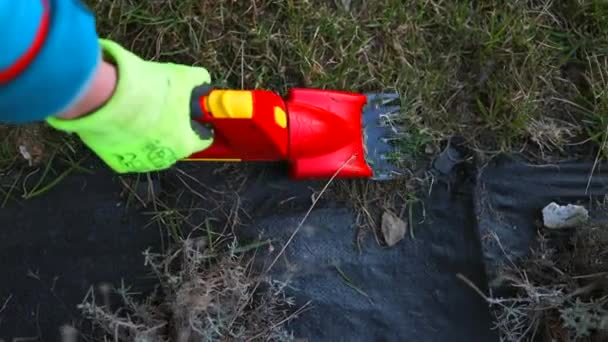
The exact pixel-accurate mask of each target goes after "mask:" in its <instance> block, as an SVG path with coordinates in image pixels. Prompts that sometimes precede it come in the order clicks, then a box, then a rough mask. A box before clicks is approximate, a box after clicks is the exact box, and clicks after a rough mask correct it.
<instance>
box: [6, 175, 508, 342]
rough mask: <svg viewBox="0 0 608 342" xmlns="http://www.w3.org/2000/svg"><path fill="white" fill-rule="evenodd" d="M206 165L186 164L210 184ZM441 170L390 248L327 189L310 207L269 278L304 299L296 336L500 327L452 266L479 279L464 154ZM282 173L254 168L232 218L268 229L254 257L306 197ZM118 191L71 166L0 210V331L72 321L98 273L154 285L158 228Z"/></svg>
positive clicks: (398, 337)
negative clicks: (409, 231)
mask: <svg viewBox="0 0 608 342" xmlns="http://www.w3.org/2000/svg"><path fill="white" fill-rule="evenodd" d="M199 169H200V171H198V170H199ZM203 169H205V167H204V166H202V167H198V166H193V167H192V168H191V169H190V170H188V171H189V173H190V174H191V175H193V177H195V178H197V179H198V180H200V181H203V182H204V181H205V180H210V181H211V183H209V184H213V185H214V186H215V185H218V180H217V179H212V178H213V176H212V175H211V173H210V172H209V171H208V170H203ZM440 169H441V171H443V173H442V172H438V173H437V175H436V176H437V178H436V179H437V180H436V181H435V184H434V186H433V189H432V191H431V193H430V196H429V197H428V198H427V199H426V200H425V202H424V210H422V206H421V207H418V208H416V210H415V215H414V218H413V222H415V227H414V229H415V231H414V233H415V239H411V238H408V237H406V239H405V240H403V241H401V242H400V243H399V244H397V245H396V246H394V247H392V248H386V247H381V246H380V245H378V244H377V243H376V241H375V239H374V238H373V236H372V235H371V234H370V235H369V236H368V237H367V239H365V240H364V241H363V245H362V251H361V252H359V251H358V250H357V248H356V247H355V246H356V245H355V227H353V225H354V214H353V212H352V211H351V210H350V209H349V208H348V207H345V206H343V205H341V204H339V203H335V202H329V203H328V202H323V203H322V204H321V203H320V205H319V206H318V207H317V208H315V209H314V210H313V211H312V212H311V214H310V216H309V217H308V219H307V220H306V222H305V224H304V226H303V227H302V228H301V231H300V232H299V234H298V235H297V236H296V237H295V239H294V240H293V241H292V243H291V244H290V245H289V246H288V248H287V249H286V253H285V255H284V256H283V257H281V258H279V260H278V262H277V263H276V265H275V267H274V268H273V269H272V275H273V276H274V277H276V279H277V280H279V281H280V280H283V281H284V280H290V282H289V287H288V288H287V294H288V295H290V296H293V297H294V298H295V300H296V303H297V304H300V305H302V304H305V303H307V302H311V304H310V307H309V310H307V311H305V312H304V313H303V314H302V315H301V316H300V318H299V319H297V320H295V321H293V322H292V323H290V325H289V326H288V328H289V329H290V330H292V331H293V333H294V335H295V336H296V337H301V338H305V339H307V340H309V341H403V340H422V341H445V340H466V341H495V340H497V336H496V335H495V333H494V332H493V331H491V329H490V315H489V311H488V307H487V305H486V304H485V302H484V301H483V300H482V299H481V298H480V297H479V296H478V295H477V294H475V293H474V291H472V290H471V289H470V288H469V287H468V286H467V285H466V284H464V283H463V282H462V281H461V280H459V279H458V278H457V277H456V275H457V274H458V273H461V274H463V275H464V276H466V277H467V278H468V279H470V280H471V281H473V282H474V283H476V284H478V286H479V287H480V288H481V289H482V290H486V286H485V284H486V283H487V281H486V278H485V275H484V265H483V263H482V254H481V245H480V242H479V238H478V236H477V228H476V226H477V224H476V218H475V214H474V203H475V201H474V194H475V180H476V178H475V172H474V171H475V170H474V169H471V168H470V167H469V166H467V165H465V164H458V165H451V166H450V167H448V168H440ZM197 172H198V173H197ZM277 174H281V175H284V172H282V170H281V171H280V172H278V173H277V172H268V173H264V172H259V170H257V171H256V173H255V176H254V177H250V178H249V180H247V182H246V184H245V185H244V187H243V188H244V191H242V192H241V193H240V195H239V196H240V197H241V201H242V203H244V204H243V205H244V206H245V207H246V208H245V210H246V211H247V212H249V213H251V216H250V217H251V218H252V221H253V222H247V223H248V225H247V226H246V227H242V228H240V229H239V232H240V233H239V234H240V235H241V236H240V237H241V240H242V241H241V243H243V244H244V243H247V240H248V239H256V240H257V239H259V238H260V237H261V238H264V237H271V238H273V239H274V242H273V246H274V252H271V254H270V255H264V252H262V250H263V249H259V251H260V253H259V254H258V257H257V260H258V262H257V264H258V265H259V266H261V267H263V266H265V265H268V263H269V262H270V261H271V260H272V258H274V256H275V255H276V253H277V252H278V251H279V250H280V247H281V246H282V244H281V241H286V239H287V238H288V236H289V235H290V234H291V233H292V232H293V229H295V228H296V227H297V225H298V223H299V222H300V221H301V220H302V217H303V215H304V214H305V212H306V210H307V208H308V206H309V205H310V197H311V189H310V188H309V187H308V185H307V184H303V183H298V184H294V183H291V182H289V181H288V180H287V179H285V177H278V176H277ZM211 179H212V180H211ZM226 181H227V182H228V180H226ZM317 185H318V184H317ZM121 190H122V188H121V186H120V183H119V182H118V180H117V178H116V176H115V175H113V174H111V173H110V172H107V171H96V172H95V173H94V174H92V175H85V174H72V175H70V176H68V177H67V178H65V179H64V180H63V181H62V182H61V183H60V184H59V185H58V186H56V187H55V188H53V189H52V190H51V191H50V192H48V193H47V194H45V195H44V196H41V197H39V198H34V199H32V200H29V201H22V202H21V203H20V204H14V203H13V204H11V205H10V206H8V207H7V208H4V209H2V210H1V211H0V225H1V226H2V227H3V229H2V231H1V233H0V267H2V270H3V275H2V282H1V283H0V300H3V301H4V300H6V299H7V298H9V300H8V301H7V302H6V303H7V305H6V307H5V308H4V310H3V311H2V312H1V313H0V338H2V339H4V340H12V339H13V338H15V337H38V340H42V341H55V340H57V339H58V336H59V328H60V326H61V325H63V324H76V325H78V324H79V323H80V321H81V318H80V316H79V314H78V310H77V308H76V306H77V305H78V304H79V303H81V302H82V300H83V298H84V297H85V295H86V293H87V291H88V290H89V289H90V288H91V287H97V286H99V285H100V284H103V283H110V284H112V285H114V286H117V287H119V286H120V284H121V282H123V283H124V284H125V285H127V286H129V285H131V287H132V289H131V291H133V292H142V291H143V292H145V291H147V290H151V289H152V287H153V286H154V284H155V282H154V280H153V279H150V277H149V273H148V271H149V270H148V269H146V268H145V267H144V258H143V256H142V252H143V251H144V250H145V249H147V248H152V249H153V250H154V249H155V250H158V249H159V248H160V245H161V242H160V240H161V237H160V236H161V234H160V233H159V231H158V230H157V228H155V227H154V226H151V227H146V224H147V223H148V219H149V217H148V216H146V215H144V213H143V212H141V211H135V210H125V208H124V207H123V205H124V202H123V199H122V198H121V197H120V195H119V193H120V191H121ZM199 191H202V190H200V189H199ZM293 196H297V197H298V198H296V199H294V200H293V201H289V202H288V203H304V205H292V206H290V207H289V208H290V209H289V210H282V211H280V212H279V210H277V209H276V208H279V207H281V205H280V203H284V202H285V200H286V199H288V198H292V197H293ZM182 197H183V196H182ZM121 203H122V204H121ZM199 205H201V206H202V205H203V204H199ZM423 212H424V215H423ZM423 216H424V219H423ZM419 222H422V223H419ZM268 256H270V258H268ZM99 300H103V298H100V297H98V301H99ZM34 340H35V339H34Z"/></svg>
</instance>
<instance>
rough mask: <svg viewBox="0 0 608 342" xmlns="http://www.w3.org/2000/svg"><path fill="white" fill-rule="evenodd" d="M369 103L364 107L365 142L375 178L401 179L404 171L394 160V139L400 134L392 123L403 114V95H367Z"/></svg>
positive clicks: (366, 156)
mask: <svg viewBox="0 0 608 342" xmlns="http://www.w3.org/2000/svg"><path fill="white" fill-rule="evenodd" d="M365 96H366V97H367V104H366V106H365V107H364V108H363V119H362V120H363V122H362V123H363V145H364V147H365V152H366V155H365V159H366V161H367V163H368V164H369V166H370V167H371V168H372V170H373V172H374V175H373V176H372V179H374V180H391V179H395V178H400V177H402V176H403V173H402V172H401V171H400V170H399V168H398V167H397V166H396V165H394V164H393V163H391V161H390V155H391V154H392V153H394V152H396V151H395V148H394V147H393V146H391V144H390V142H389V141H390V140H391V139H392V138H394V137H395V136H397V135H398V132H397V130H396V127H394V126H393V125H392V121H393V118H394V117H396V116H397V115H398V114H399V111H400V109H401V107H400V106H399V95H398V94H395V93H379V94H375V93H371V94H365Z"/></svg>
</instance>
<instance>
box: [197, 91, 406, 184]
mask: <svg viewBox="0 0 608 342" xmlns="http://www.w3.org/2000/svg"><path fill="white" fill-rule="evenodd" d="M193 95H194V96H195V97H194V99H195V100H194V101H193V104H192V117H193V119H194V123H195V126H197V127H198V128H199V129H203V127H204V128H205V129H210V130H211V131H212V134H213V136H214V141H213V144H212V145H211V146H210V147H209V148H208V149H206V150H204V151H201V152H199V153H195V154H193V155H192V156H190V157H189V158H188V159H187V160H190V161H287V162H288V163H289V164H290V166H291V171H290V176H291V178H293V179H319V178H330V177H332V176H334V175H335V176H336V177H339V178H372V179H378V180H385V179H391V178H395V177H397V176H400V173H399V171H398V170H397V168H396V167H395V166H393V165H392V164H391V163H390V162H389V160H388V158H387V155H388V154H389V153H390V152H391V151H392V150H393V148H392V146H391V145H390V144H389V142H388V139H389V137H390V136H391V135H392V129H391V128H390V127H389V126H388V125H385V124H382V122H383V121H384V122H386V121H387V119H389V118H390V116H391V115H395V114H396V113H398V111H399V106H398V105H396V102H397V101H398V96H397V95H396V94H368V95H362V94H355V93H347V92H340V91H327V90H317V89H292V90H291V91H290V92H289V94H288V96H287V97H286V99H283V98H281V97H280V96H279V95H278V94H276V93H273V92H270V91H266V90H251V91H248V90H224V89H212V88H210V87H199V88H197V89H195V90H194V92H193ZM201 126H203V127H201Z"/></svg>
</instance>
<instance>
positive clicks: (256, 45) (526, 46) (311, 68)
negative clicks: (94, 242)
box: [0, 0, 608, 165]
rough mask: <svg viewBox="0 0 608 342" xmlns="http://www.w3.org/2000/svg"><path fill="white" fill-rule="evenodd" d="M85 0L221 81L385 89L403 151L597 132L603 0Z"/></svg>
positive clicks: (496, 146) (579, 138)
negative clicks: (458, 139)
mask: <svg viewBox="0 0 608 342" xmlns="http://www.w3.org/2000/svg"><path fill="white" fill-rule="evenodd" d="M87 2H88V3H89V5H90V7H91V8H92V9H93V11H94V12H95V14H96V17H97V21H98V28H99V33H100V35H101V36H102V37H105V38H111V39H114V40H116V41H118V42H120V43H122V44H123V45H125V46H127V47H128V48H130V49H131V50H133V51H134V52H136V53H137V54H139V55H141V56H142V57H144V58H147V59H152V60H157V61H163V62H169V61H170V62H179V63H185V64H191V65H198V66H204V67H206V68H208V69H209V70H210V72H211V74H212V77H213V79H214V82H216V84H218V85H221V86H228V87H234V88H241V87H243V88H267V89H272V90H276V91H278V92H281V93H284V92H285V91H286V90H288V89H289V88H292V87H302V86H304V87H320V88H327V89H340V90H350V91H357V92H364V91H392V90H395V91H398V92H399V93H400V94H401V98H402V105H403V111H402V116H401V120H399V122H398V124H399V125H400V126H401V127H402V129H403V130H404V131H405V132H406V133H407V134H405V135H404V136H405V138H404V139H403V140H402V141H401V142H400V143H399V146H400V147H401V150H402V151H403V153H404V155H406V156H408V157H409V156H419V155H421V154H422V155H423V152H424V151H425V150H427V151H428V150H436V147H437V145H438V144H439V143H440V142H441V141H442V140H443V139H445V138H447V137H449V136H452V135H461V136H463V137H465V138H466V139H467V141H468V142H469V144H470V146H472V147H473V148H475V149H476V150H478V151H480V152H484V153H485V154H490V155H491V154H494V153H496V152H514V151H529V152H531V153H533V154H535V155H537V156H541V157H545V156H550V157H555V156H562V157H563V156H566V155H571V154H572V153H573V151H572V150H571V149H565V150H564V148H565V147H566V146H568V145H569V144H576V146H579V145H578V144H579V143H581V142H591V143H593V144H594V145H592V146H596V147H597V146H603V145H604V140H605V136H604V132H605V130H606V127H607V126H608V119H607V115H606V111H607V110H608V100H606V98H607V96H606V89H607V84H606V80H607V79H608V75H607V72H606V67H607V66H608V64H607V63H608V62H607V59H606V55H607V52H608V15H607V14H608V2H607V1H605V0H562V1H549V0H526V1H524V0H512V1H472V0H463V1H449V0H409V1H402V0H376V1H357V0H353V1H327V0H315V1H313V0H308V1H304V0H301V1H300V0H275V1H272V0H266V1H261V0H251V1H246V0H243V1H228V0H218V1H216V0H213V1H211V0H166V1H142V0H107V1H94V0H88V1H87ZM344 3H349V4H350V5H349V6H348V7H346V6H344V5H343V4H344ZM5 140H6V139H5ZM3 145H5V144H3ZM431 147H433V148H431ZM6 150H7V148H6V147H4V146H2V147H1V148H0V152H1V153H0V156H1V157H2V158H0V165H7V164H8V163H9V162H12V161H13V160H12V158H11V156H10V153H8V154H7V153H5V152H6ZM9 150H10V149H9ZM12 150H14V149H12ZM577 151H578V150H577ZM601 153H602V155H603V154H606V153H604V152H603V151H601Z"/></svg>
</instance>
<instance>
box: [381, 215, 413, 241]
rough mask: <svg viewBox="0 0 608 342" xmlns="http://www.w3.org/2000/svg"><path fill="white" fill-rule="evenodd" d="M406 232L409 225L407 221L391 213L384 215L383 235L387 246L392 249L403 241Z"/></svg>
mask: <svg viewBox="0 0 608 342" xmlns="http://www.w3.org/2000/svg"><path fill="white" fill-rule="evenodd" d="M406 231H407V223H405V221H403V220H402V219H400V218H399V217H397V216H396V215H395V214H393V213H391V212H389V211H385V212H384V214H382V235H384V241H386V244H387V245H389V246H390V247H392V246H394V245H396V244H397V243H398V242H399V241H401V240H403V237H404V236H405V232H406Z"/></svg>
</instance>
